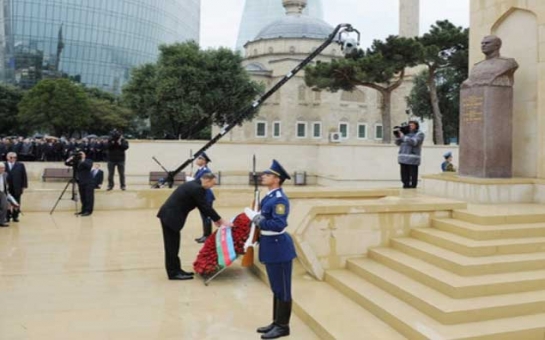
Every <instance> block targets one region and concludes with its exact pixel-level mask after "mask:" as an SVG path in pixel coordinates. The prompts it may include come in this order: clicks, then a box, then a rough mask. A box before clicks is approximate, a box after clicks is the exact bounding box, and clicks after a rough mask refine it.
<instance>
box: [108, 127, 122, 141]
mask: <svg viewBox="0 0 545 340" xmlns="http://www.w3.org/2000/svg"><path fill="white" fill-rule="evenodd" d="M119 138H121V132H119V131H118V130H117V129H113V130H112V131H111V132H110V140H111V141H112V142H117V141H118V140H119Z"/></svg>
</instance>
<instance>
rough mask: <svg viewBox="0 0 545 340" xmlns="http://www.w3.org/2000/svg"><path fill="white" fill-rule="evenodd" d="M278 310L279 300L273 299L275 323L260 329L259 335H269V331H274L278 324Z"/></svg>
mask: <svg viewBox="0 0 545 340" xmlns="http://www.w3.org/2000/svg"><path fill="white" fill-rule="evenodd" d="M277 309H278V299H276V298H274V297H273V322H272V323H271V324H270V325H267V326H263V327H259V328H258V329H257V332H258V333H267V332H268V331H270V330H271V329H273V327H274V323H275V322H276V315H277V312H276V310H277Z"/></svg>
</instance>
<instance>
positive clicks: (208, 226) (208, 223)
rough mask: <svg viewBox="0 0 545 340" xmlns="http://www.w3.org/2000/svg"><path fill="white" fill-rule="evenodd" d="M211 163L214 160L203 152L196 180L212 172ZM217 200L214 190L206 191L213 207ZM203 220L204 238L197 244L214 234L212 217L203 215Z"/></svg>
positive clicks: (207, 198) (198, 162)
mask: <svg viewBox="0 0 545 340" xmlns="http://www.w3.org/2000/svg"><path fill="white" fill-rule="evenodd" d="M210 162H212V160H211V159H210V157H208V155H207V154H206V152H204V151H203V152H201V153H200V154H198V156H197V159H196V161H195V163H196V164H197V166H198V167H199V169H198V170H197V172H195V179H200V178H201V177H202V175H204V174H207V173H211V172H212V170H210V168H208V163H210ZM215 199H216V197H215V196H214V192H212V189H206V202H207V203H208V204H210V206H211V207H212V206H213V204H214V200H215ZM201 219H202V236H201V237H199V238H196V239H195V241H196V242H197V243H204V241H206V239H207V238H208V236H210V234H212V220H211V219H210V217H208V216H206V215H203V214H202V213H201Z"/></svg>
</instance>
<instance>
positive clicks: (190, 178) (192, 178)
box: [185, 176, 195, 182]
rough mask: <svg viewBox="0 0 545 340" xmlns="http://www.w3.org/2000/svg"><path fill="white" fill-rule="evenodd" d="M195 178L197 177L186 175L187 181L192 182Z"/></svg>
mask: <svg viewBox="0 0 545 340" xmlns="http://www.w3.org/2000/svg"><path fill="white" fill-rule="evenodd" d="M194 180H195V177H191V176H185V181H186V182H190V181H194Z"/></svg>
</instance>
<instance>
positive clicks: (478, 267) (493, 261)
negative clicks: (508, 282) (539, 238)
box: [391, 238, 545, 276]
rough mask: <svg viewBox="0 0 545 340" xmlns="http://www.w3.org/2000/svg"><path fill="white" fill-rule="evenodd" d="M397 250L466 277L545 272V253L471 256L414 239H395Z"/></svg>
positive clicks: (394, 245) (393, 244)
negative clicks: (532, 271) (541, 270)
mask: <svg viewBox="0 0 545 340" xmlns="http://www.w3.org/2000/svg"><path fill="white" fill-rule="evenodd" d="M391 245H392V247H393V248H395V249H398V250H400V251H402V252H404V253H406V254H408V255H411V256H413V257H416V258H419V259H421V260H424V261H426V262H428V263H431V264H434V265H436V266H438V267H441V268H443V269H446V270H449V271H451V272H453V273H456V274H458V275H463V276H474V275H486V274H499V273H510V272H520V271H529V270H539V269H545V252H540V253H527V254H509V255H493V256H484V257H471V256H465V255H462V254H458V253H456V252H453V251H450V250H448V249H444V248H440V247H437V246H434V245H433V244H430V243H427V242H424V241H420V240H417V239H414V238H394V239H392V240H391Z"/></svg>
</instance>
